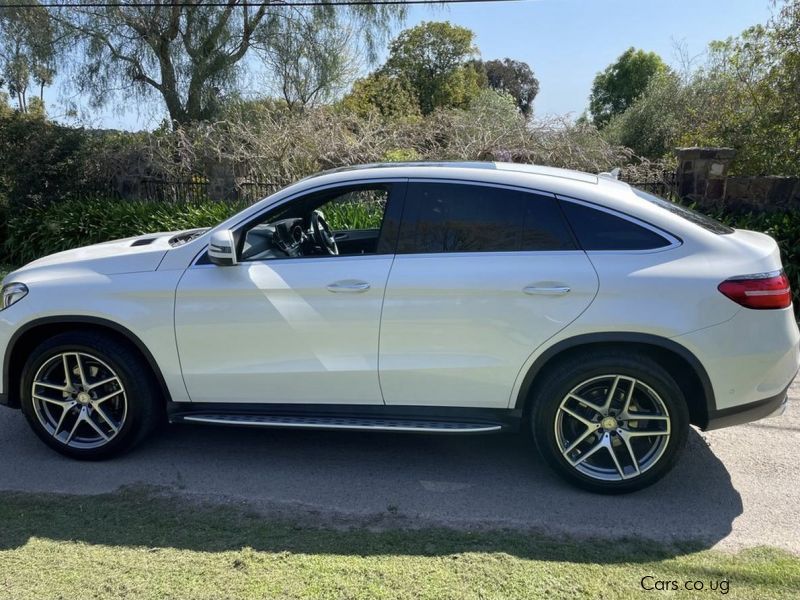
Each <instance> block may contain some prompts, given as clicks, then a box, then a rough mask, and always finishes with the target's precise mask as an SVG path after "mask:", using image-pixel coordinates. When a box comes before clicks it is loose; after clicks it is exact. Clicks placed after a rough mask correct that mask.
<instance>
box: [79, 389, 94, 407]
mask: <svg viewBox="0 0 800 600" xmlns="http://www.w3.org/2000/svg"><path fill="white" fill-rule="evenodd" d="M91 401H92V397H91V396H90V395H89V394H88V393H86V392H81V393H80V394H78V402H80V403H81V404H84V405H85V404H89V403H90V402H91Z"/></svg>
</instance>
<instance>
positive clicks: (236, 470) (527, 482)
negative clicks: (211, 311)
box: [0, 383, 800, 553]
mask: <svg viewBox="0 0 800 600" xmlns="http://www.w3.org/2000/svg"><path fill="white" fill-rule="evenodd" d="M798 433H800V383H795V384H794V385H793V387H792V391H791V400H790V404H789V408H788V411H787V413H786V415H784V416H783V417H782V418H779V419H771V420H765V421H761V422H759V423H753V424H750V425H746V426H741V427H737V428H732V429H728V430H722V431H716V432H710V433H706V434H700V433H698V432H696V431H693V432H692V434H691V436H690V441H689V446H688V448H687V452H686V454H685V455H684V456H683V458H682V460H681V462H680V463H679V465H678V467H677V468H676V469H675V470H674V471H673V472H672V473H671V474H670V475H669V476H668V477H667V478H666V479H664V480H663V481H661V482H660V483H658V484H657V485H655V486H653V487H651V488H649V489H647V490H645V491H643V492H639V493H636V494H632V495H628V496H622V497H602V496H596V495H592V494H588V493H585V492H581V491H578V490H575V489H573V488H571V487H569V486H567V485H565V484H564V483H562V482H561V480H560V479H558V478H557V477H555V476H554V475H552V474H551V473H550V471H549V470H548V469H547V468H546V467H545V466H544V464H543V463H542V461H541V460H540V459H539V457H538V456H537V455H536V453H535V452H534V450H533V448H532V447H531V445H530V443H529V442H528V441H526V440H525V439H524V438H522V437H521V436H514V435H498V436H482V437H436V436H409V435H385V434H353V433H344V432H297V431H255V430H248V429H244V430H243V429H236V430H234V429H224V428H213V427H199V426H175V427H172V428H169V429H167V430H166V431H165V432H163V433H162V434H161V435H160V436H159V437H157V438H154V439H152V440H150V441H148V442H146V443H145V445H143V446H142V447H140V448H139V449H137V450H136V451H134V452H133V453H131V454H129V455H127V456H125V457H123V458H120V459H117V460H114V461H109V462H104V463H80V462H74V461H70V460H68V459H65V458H62V457H60V456H58V455H56V454H55V453H53V452H52V451H50V450H49V449H47V448H46V447H44V446H43V445H42V444H41V443H40V442H39V441H38V440H37V439H36V438H35V437H34V435H33V434H32V433H31V432H30V431H29V430H28V427H27V424H26V423H25V422H24V420H23V418H22V416H21V415H20V414H19V413H18V412H17V411H10V410H6V409H0V490H23V491H33V492H36V491H42V492H65V493H73V494H96V493H102V492H109V491H113V490H115V489H117V488H119V487H120V486H126V485H138V484H144V485H153V486H163V487H167V488H169V489H170V490H174V491H175V492H177V493H180V494H191V495H198V496H204V497H206V498H208V497H211V498H212V499H220V500H223V499H224V500H225V501H228V502H230V501H235V502H244V503H247V504H248V505H252V506H254V507H256V508H258V509H261V510H264V511H267V512H271V511H276V512H279V513H280V514H287V513H289V514H292V515H304V518H309V519H318V520H320V519H321V520H323V521H326V522H327V521H328V520H330V519H339V520H341V521H343V522H348V521H358V522H367V523H370V524H373V525H378V526H380V525H392V524H395V523H399V524H403V525H407V526H412V527H413V526H425V525H428V524H446V525H451V526H456V527H465V528H478V527H497V526H509V527H514V528H525V529H531V530H541V531H544V532H547V533H552V534H559V533H569V534H573V535H579V536H582V535H590V536H600V537H611V538H614V537H625V536H635V537H644V538H649V539H657V540H668V541H669V540H672V541H679V540H687V539H695V540H702V541H703V542H704V544H705V545H707V546H709V547H710V546H719V547H723V548H730V549H736V548H741V547H746V546H755V545H761V544H767V545H772V546H778V547H782V548H785V549H788V550H790V551H793V552H797V553H800V461H799V460H798V459H797V458H796V455H797V446H798V442H800V436H799V435H798Z"/></svg>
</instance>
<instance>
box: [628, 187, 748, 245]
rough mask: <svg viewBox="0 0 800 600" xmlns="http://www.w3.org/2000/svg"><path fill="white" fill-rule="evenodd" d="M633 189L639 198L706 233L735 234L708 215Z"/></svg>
mask: <svg viewBox="0 0 800 600" xmlns="http://www.w3.org/2000/svg"><path fill="white" fill-rule="evenodd" d="M631 189H632V190H633V193H634V194H636V195H637V196H639V198H641V199H642V200H645V201H646V202H649V203H650V204H655V205H656V206H658V207H660V208H663V209H664V210H666V211H669V212H671V213H672V214H673V215H678V216H679V217H683V218H684V219H686V220H687V221H689V222H690V223H694V224H695V225H699V226H700V227H702V228H703V229H705V230H706V231H710V232H711V233H717V234H719V235H726V234H729V233H733V231H734V230H733V229H732V228H731V227H728V226H727V225H725V224H723V223H720V222H719V221H717V220H716V219H712V218H711V217H709V216H707V215H704V214H702V213H699V212H697V211H694V210H692V209H691V208H686V207H685V206H681V205H680V204H676V203H674V202H670V201H669V200H667V199H665V198H661V197H660V196H656V195H655V194H651V193H649V192H645V191H644V190H640V189H639V188H635V187H633V186H631Z"/></svg>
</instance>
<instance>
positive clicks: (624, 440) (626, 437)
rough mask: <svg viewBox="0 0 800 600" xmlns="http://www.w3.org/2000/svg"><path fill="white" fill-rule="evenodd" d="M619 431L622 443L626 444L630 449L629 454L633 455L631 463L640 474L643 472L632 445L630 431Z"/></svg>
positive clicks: (637, 473)
mask: <svg viewBox="0 0 800 600" xmlns="http://www.w3.org/2000/svg"><path fill="white" fill-rule="evenodd" d="M617 433H618V434H619V437H620V439H621V440H622V443H623V444H625V447H626V448H627V449H628V455H629V456H630V457H631V463H632V464H633V468H634V469H635V471H636V475H639V474H640V473H641V471H640V470H639V460H638V459H637V458H636V454H635V453H634V452H633V446H631V438H630V436H629V435H628V432H627V431H624V430H620V431H618V432H617Z"/></svg>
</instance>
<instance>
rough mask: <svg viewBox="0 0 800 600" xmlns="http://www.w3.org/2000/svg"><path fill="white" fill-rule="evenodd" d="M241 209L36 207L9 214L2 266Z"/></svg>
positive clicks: (118, 204) (92, 202)
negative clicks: (6, 263) (3, 263)
mask: <svg viewBox="0 0 800 600" xmlns="http://www.w3.org/2000/svg"><path fill="white" fill-rule="evenodd" d="M242 208H243V206H235V205H231V204H229V203H224V202H204V203H196V204H189V203H180V204H167V203H159V202H134V201H114V200H100V199H82V200H67V201H64V202H56V203H51V204H47V205H45V204H36V205H32V206H28V207H24V208H20V209H19V210H16V211H14V212H13V213H12V214H10V215H9V217H8V221H7V232H6V240H5V245H4V249H5V257H4V258H3V260H2V261H0V262H8V263H11V264H17V265H19V264H24V263H26V262H29V261H31V260H34V259H36V258H39V257H42V256H46V255H48V254H52V253H54V252H59V251H62V250H69V249H71V248H78V247H81V246H86V245H89V244H96V243H100V242H106V241H109V240H114V239H122V238H126V237H131V236H136V235H143V234H146V233H155V232H159V231H179V230H182V229H192V228H195V227H211V226H214V225H218V224H219V223H221V222H222V221H224V220H225V219H227V218H228V217H230V216H231V215H233V214H234V213H235V212H237V211H238V210H241V209H242Z"/></svg>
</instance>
